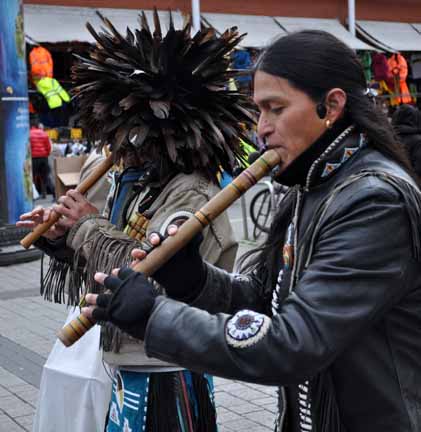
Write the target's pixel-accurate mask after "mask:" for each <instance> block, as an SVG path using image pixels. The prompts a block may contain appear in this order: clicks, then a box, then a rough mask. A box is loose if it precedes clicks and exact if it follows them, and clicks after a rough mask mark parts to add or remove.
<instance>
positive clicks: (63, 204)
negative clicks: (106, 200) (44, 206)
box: [53, 189, 99, 229]
mask: <svg viewBox="0 0 421 432" xmlns="http://www.w3.org/2000/svg"><path fill="white" fill-rule="evenodd" d="M53 210H54V211H55V212H57V213H59V214H61V215H62V216H64V218H63V221H62V222H61V224H62V226H64V227H65V228H66V229H70V228H71V227H72V226H73V225H74V224H75V223H76V222H77V221H78V220H79V219H81V218H82V217H84V216H87V215H89V214H98V213H99V212H98V209H97V208H96V207H95V206H93V205H92V204H91V203H90V202H89V201H88V200H87V199H86V198H85V197H84V196H83V195H82V194H81V193H80V192H78V191H77V190H75V189H70V190H69V191H67V193H66V195H63V196H61V197H60V198H59V199H58V204H55V205H53Z"/></svg>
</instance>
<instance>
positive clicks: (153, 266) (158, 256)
mask: <svg viewBox="0 0 421 432" xmlns="http://www.w3.org/2000/svg"><path fill="white" fill-rule="evenodd" d="M280 162H281V156H280V154H279V153H278V151H277V150H268V151H266V152H265V153H264V154H263V155H262V156H260V157H259V158H258V159H257V160H256V161H255V162H254V163H253V164H252V165H250V166H249V167H248V168H247V169H246V170H244V171H243V172H242V173H241V174H240V175H239V176H238V177H236V178H235V179H234V180H233V181H232V182H231V183H230V184H229V185H227V186H226V187H225V188H224V189H222V190H221V191H220V192H219V193H218V194H216V195H215V196H214V197H213V198H212V199H211V200H210V201H209V202H208V203H207V204H205V205H204V206H203V207H202V208H201V209H200V210H198V211H197V212H196V213H195V214H194V215H193V216H191V217H190V218H189V219H188V220H187V221H186V222H184V223H183V224H182V225H181V226H180V227H179V229H178V231H177V234H176V235H174V236H169V237H167V238H166V239H165V240H164V241H163V242H162V244H161V245H160V246H159V247H157V248H155V249H153V250H152V251H151V252H150V253H149V254H148V255H147V256H146V258H145V259H144V260H142V261H140V262H139V263H138V264H137V265H136V266H135V267H134V268H133V270H135V271H137V272H141V273H143V274H144V275H145V276H152V275H153V274H154V273H155V272H156V271H157V270H158V269H159V268H160V267H161V266H162V265H164V264H165V263H166V262H167V261H168V260H169V259H170V258H171V257H172V256H174V255H175V254H176V252H178V251H179V250H180V249H182V248H183V247H184V246H186V245H187V244H188V243H189V242H190V240H192V239H193V237H194V236H195V235H196V234H197V233H199V232H200V231H202V230H203V229H204V228H206V226H207V225H209V223H210V222H211V221H212V220H214V219H215V218H216V217H217V216H219V215H220V214H221V213H222V212H223V211H225V210H226V209H227V208H228V207H229V206H230V205H231V204H232V203H233V202H234V201H236V200H237V199H238V198H239V197H240V196H241V195H243V194H244V193H245V192H246V191H247V190H248V189H250V188H251V187H252V186H253V185H255V184H256V183H257V182H258V181H259V180H260V179H261V178H262V177H264V176H265V175H266V174H267V173H268V172H269V171H270V170H271V169H272V168H274V167H275V166H276V165H278V164H279V163H280ZM93 325H94V323H93V322H92V321H90V320H89V319H88V318H86V317H85V316H83V315H79V317H77V318H75V319H74V320H73V321H71V322H70V323H68V324H67V325H65V326H64V327H63V328H62V329H61V330H59V332H58V334H57V337H58V338H59V339H60V340H61V341H62V342H63V344H64V345H65V346H70V345H72V344H73V343H75V342H76V341H77V340H78V339H79V338H80V337H82V336H83V335H84V334H85V333H86V332H87V331H88V330H89V329H90V328H91V327H92V326H93Z"/></svg>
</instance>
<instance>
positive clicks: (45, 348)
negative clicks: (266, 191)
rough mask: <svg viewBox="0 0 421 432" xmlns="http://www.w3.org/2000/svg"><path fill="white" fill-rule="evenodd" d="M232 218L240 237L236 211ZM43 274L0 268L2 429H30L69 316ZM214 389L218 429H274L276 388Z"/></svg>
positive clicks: (226, 383)
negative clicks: (47, 295) (48, 295)
mask: <svg viewBox="0 0 421 432" xmlns="http://www.w3.org/2000/svg"><path fill="white" fill-rule="evenodd" d="M237 210H238V209H237ZM230 219H231V220H232V222H233V225H234V228H235V231H236V233H237V237H238V238H242V235H241V234H242V233H241V231H242V226H241V222H240V221H241V218H239V213H238V211H237V212H234V213H232V212H230ZM249 247H250V242H242V243H241V247H240V253H241V252H243V251H245V250H247V249H248V248H249ZM39 274H40V262H39V261H36V262H31V263H27V264H19V265H14V266H9V267H0V432H15V431H16V432H23V431H26V432H30V431H31V430H32V418H33V414H34V410H35V406H36V403H37V397H38V388H39V383H40V377H41V372H42V366H43V364H44V362H45V360H46V358H47V356H48V354H49V352H50V350H51V348H52V345H53V343H54V341H55V339H56V332H57V330H58V329H59V328H61V326H62V324H63V322H64V320H65V317H66V316H67V311H66V308H65V306H63V305H57V304H52V303H48V302H45V301H44V300H43V299H42V298H41V297H40V296H39ZM215 388H216V395H215V400H216V405H217V412H218V422H219V424H220V432H233V431H238V432H240V431H242V432H243V431H245V430H248V431H249V432H264V431H266V432H269V431H272V430H273V424H274V419H275V413H276V390H275V388H273V387H265V386H260V385H252V384H246V383H240V382H236V381H230V380H226V379H221V378H216V379H215ZM57 432H61V431H57ZM74 432H78V431H74ZM93 432H94V431H93Z"/></svg>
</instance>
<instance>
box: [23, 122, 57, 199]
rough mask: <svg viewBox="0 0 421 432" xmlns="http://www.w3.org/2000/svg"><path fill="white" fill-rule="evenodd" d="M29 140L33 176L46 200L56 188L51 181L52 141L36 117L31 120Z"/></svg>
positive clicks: (38, 189)
mask: <svg viewBox="0 0 421 432" xmlns="http://www.w3.org/2000/svg"><path fill="white" fill-rule="evenodd" d="M29 140H30V142H31V152H32V176H33V179H34V183H35V187H36V188H37V191H38V192H39V194H40V196H41V198H45V197H46V196H47V194H48V193H50V194H53V195H54V186H53V184H52V182H51V179H50V166H49V165H48V156H49V155H50V153H51V147H52V146H51V141H50V138H49V137H48V135H47V133H46V132H45V131H44V130H43V128H42V125H40V124H39V123H38V118H36V117H34V118H32V119H31V130H30V132H29Z"/></svg>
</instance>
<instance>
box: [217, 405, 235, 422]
mask: <svg viewBox="0 0 421 432" xmlns="http://www.w3.org/2000/svg"><path fill="white" fill-rule="evenodd" d="M240 418H241V416H240V415H238V414H236V413H235V412H232V411H230V410H229V409H227V408H224V407H218V409H217V418H216V419H217V421H218V423H219V424H224V423H226V422H230V421H232V420H238V419H240Z"/></svg>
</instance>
